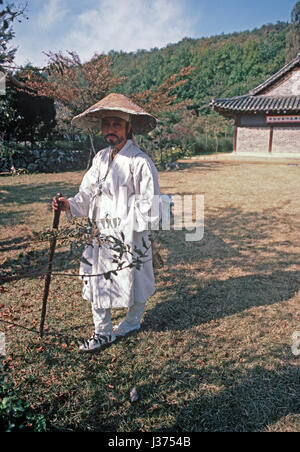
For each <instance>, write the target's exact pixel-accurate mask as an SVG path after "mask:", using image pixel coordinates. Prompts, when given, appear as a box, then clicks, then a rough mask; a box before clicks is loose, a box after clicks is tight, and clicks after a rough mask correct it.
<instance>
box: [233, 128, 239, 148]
mask: <svg viewBox="0 0 300 452" xmlns="http://www.w3.org/2000/svg"><path fill="white" fill-rule="evenodd" d="M237 131H238V128H237V126H236V125H235V126H234V135H233V152H234V153H236V146H237Z"/></svg>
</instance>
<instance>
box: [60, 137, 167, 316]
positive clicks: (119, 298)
mask: <svg viewBox="0 0 300 452" xmlns="http://www.w3.org/2000/svg"><path fill="white" fill-rule="evenodd" d="M159 195H160V189H159V184H158V174H157V170H156V168H155V166H154V164H153V162H152V160H151V159H150V158H149V157H148V156H147V155H146V154H145V153H144V152H142V151H141V150H140V149H139V148H138V147H137V146H136V145H135V144H134V143H133V141H132V140H128V141H127V142H126V144H125V146H124V147H123V148H122V149H121V151H119V153H118V154H117V155H116V156H115V158H114V159H113V160H111V156H110V148H106V149H103V150H101V151H99V152H98V153H97V155H96V156H95V157H94V160H93V164H92V167H91V168H90V169H89V171H88V172H87V173H86V174H85V176H84V178H83V180H82V183H81V186H80V189H79V192H78V193H77V195H76V196H74V197H73V198H70V199H69V200H68V201H69V203H70V209H71V210H70V213H71V215H69V216H68V217H69V218H70V216H71V217H89V218H90V219H91V220H92V219H93V220H95V221H96V223H97V226H98V228H99V230H100V232H101V233H102V234H105V235H111V236H113V237H116V238H118V239H120V240H121V239H122V234H124V236H125V243H126V244H128V245H129V246H130V249H131V251H132V252H133V251H134V249H135V247H136V248H137V249H139V250H141V251H142V252H144V251H145V248H144V244H145V243H146V244H147V246H150V242H149V231H150V229H151V228H152V229H158V223H159V217H160V214H159V209H158V207H157V204H158V203H157V200H158V198H159ZM115 254H116V252H115V251H112V250H111V248H110V247H109V246H108V245H102V246H101V247H99V246H98V245H95V246H94V247H91V246H89V247H88V248H87V249H86V251H85V253H84V256H85V257H86V258H88V260H89V261H90V263H91V264H92V266H88V265H84V264H83V265H81V273H80V274H87V272H88V273H89V274H92V275H95V274H103V273H106V272H108V271H110V270H114V269H115V268H116V266H117V264H115V263H113V255H115ZM135 255H136V254H135ZM123 260H125V261H126V263H130V262H131V260H132V256H130V255H129V254H128V253H126V254H125V255H124V256H123ZM142 260H143V261H144V263H143V264H142V266H141V268H140V270H138V269H137V268H126V269H122V270H120V271H118V274H117V275H116V276H115V275H112V276H111V280H109V279H106V278H105V277H103V276H100V277H95V276H94V277H87V278H84V284H83V297H84V298H85V299H87V300H89V301H91V302H92V303H93V304H94V305H95V307H97V308H102V309H108V308H119V307H129V306H132V305H133V303H134V302H140V303H145V302H146V300H147V298H148V297H149V296H151V295H153V293H154V292H155V281H154V274H153V267H152V250H151V247H150V249H149V250H148V252H147V258H143V259H142ZM126 265H127V264H126ZM124 266H125V265H124Z"/></svg>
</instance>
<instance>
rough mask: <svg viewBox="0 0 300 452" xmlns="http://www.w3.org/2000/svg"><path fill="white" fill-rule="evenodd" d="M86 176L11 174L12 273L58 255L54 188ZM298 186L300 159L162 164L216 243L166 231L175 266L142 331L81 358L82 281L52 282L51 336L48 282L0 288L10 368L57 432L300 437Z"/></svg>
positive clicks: (4, 212) (86, 323) (1, 195)
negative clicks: (42, 324)
mask: <svg viewBox="0 0 300 452" xmlns="http://www.w3.org/2000/svg"><path fill="white" fill-rule="evenodd" d="M82 175H83V173H82V172H72V173H61V174H40V175H22V176H16V177H1V178H0V199H1V205H0V209H1V216H0V248H1V255H0V266H1V268H2V271H3V272H4V271H5V272H6V271H10V270H11V269H18V268H21V264H23V265H25V264H27V265H29V266H30V267H31V268H33V267H34V266H35V265H36V264H37V263H38V262H41V261H43V260H45V259H47V253H48V244H47V243H43V242H42V243H36V242H34V241H33V236H32V231H39V230H42V229H43V228H44V227H46V226H50V225H51V223H52V213H51V210H50V200H51V198H52V196H53V195H54V194H55V193H56V192H57V191H61V192H62V193H64V195H65V196H71V195H72V194H75V193H76V191H77V188H78V186H79V183H80V181H81V178H82ZM299 180H300V164H299V165H291V164H288V163H287V162H281V163H280V162H274V161H270V162H268V163H266V162H260V163H254V162H247V161H244V162H241V161H240V162H239V161H237V160H230V159H228V160H224V161H218V160H215V161H214V160H196V159H195V160H189V161H187V160H185V161H183V162H182V163H181V169H180V170H179V171H174V172H171V171H170V172H167V171H166V172H161V173H160V184H161V191H162V192H163V193H169V194H173V195H175V194H204V196H205V233H204V237H203V239H202V240H201V241H199V242H186V241H185V231H170V232H168V231H163V232H161V233H160V234H159V246H160V248H161V253H162V255H163V257H164V260H165V266H164V268H163V269H160V270H156V279H157V291H156V294H155V295H154V296H153V297H151V299H149V300H148V302H147V306H146V312H145V316H144V320H143V324H142V329H141V330H140V332H138V333H134V334H133V335H131V336H129V337H126V338H123V339H121V340H118V341H117V342H116V343H114V344H112V345H111V346H110V347H109V348H107V349H106V350H104V351H102V352H100V353H95V354H92V355H85V354H84V355H82V354H79V353H78V352H77V341H80V340H81V339H82V338H87V337H88V336H89V335H90V333H91V332H92V329H93V326H92V318H91V314H90V306H89V305H88V303H87V302H85V301H83V300H82V298H81V282H80V281H79V280H78V279H77V278H63V277H54V278H53V280H52V283H51V287H50V294H49V299H48V311H47V319H46V334H45V336H44V338H43V339H40V338H39V335H38V329H39V321H40V311H41V303H42V296H43V287H44V280H43V278H42V277H38V278H24V279H21V280H19V281H14V282H9V283H5V284H4V285H3V286H2V287H0V309H1V311H0V319H1V322H0V331H2V332H5V335H6V342H7V347H6V348H7V355H6V363H7V365H8V366H9V368H10V373H11V376H12V377H13V380H14V382H15V386H16V388H17V389H18V390H19V391H20V392H21V394H22V398H23V400H25V401H28V402H29V403H30V405H31V406H32V407H33V408H34V409H35V410H36V411H37V412H38V413H42V414H44V415H45V416H46V417H47V425H48V430H49V431H57V430H58V431H99V432H101V431H104V432H137V431H141V432H143V431H145V432H146V431H150V432H194V431H195V432H200V431H210V432H216V431H243V432H244V431H267V432H289V431H300V391H299V389H300V384H299V383H300V379H299V377H300V367H299V364H300V361H299V357H297V356H295V355H294V354H293V353H292V351H291V346H292V344H293V340H292V334H293V333H294V332H295V331H300V309H299V308H300V238H299V227H300V195H299ZM64 223H65V219H64V218H62V224H64ZM64 252H65V251H64V249H63V248H60V247H58V250H57V253H58V254H57V255H58V256H59V257H60V258H61V261H63V257H64ZM67 270H68V268H67ZM124 315H125V310H121V309H119V310H116V311H113V320H114V322H119V321H120V320H121V319H122V318H123V317H124ZM65 335H69V336H70V340H69V341H67V340H66V339H65ZM134 386H135V387H136V388H137V392H138V395H139V399H138V401H137V402H135V403H131V402H130V396H129V393H130V390H131V389H132V388H133V387H134Z"/></svg>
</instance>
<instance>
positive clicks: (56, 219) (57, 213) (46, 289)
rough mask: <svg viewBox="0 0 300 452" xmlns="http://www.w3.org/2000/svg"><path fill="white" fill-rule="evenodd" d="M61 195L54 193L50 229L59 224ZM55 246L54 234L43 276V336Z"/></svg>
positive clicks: (41, 326) (41, 333) (41, 332)
mask: <svg viewBox="0 0 300 452" xmlns="http://www.w3.org/2000/svg"><path fill="white" fill-rule="evenodd" d="M60 197H62V194H61V193H58V194H57V195H56V201H57V204H58V209H57V210H55V211H54V218H53V225H52V229H58V225H59V217H60V211H61V203H60V202H59V200H58V199H59V198H60ZM55 246H56V236H55V235H54V236H53V237H52V238H51V240H50V249H49V257H48V270H47V273H46V278H45V287H44V295H43V304H42V313H41V323H40V337H43V334H44V324H45V317H46V309H47V300H48V294H49V287H50V282H51V273H52V261H53V257H54V251H55Z"/></svg>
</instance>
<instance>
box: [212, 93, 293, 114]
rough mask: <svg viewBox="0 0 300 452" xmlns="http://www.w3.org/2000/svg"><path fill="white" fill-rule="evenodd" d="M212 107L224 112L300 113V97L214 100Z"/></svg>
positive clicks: (240, 97)
mask: <svg viewBox="0 0 300 452" xmlns="http://www.w3.org/2000/svg"><path fill="white" fill-rule="evenodd" d="M210 106H211V107H212V108H213V109H215V110H217V111H218V110H220V111H223V112H260V111H261V112H267V111H268V112H273V113H279V112H280V113H283V112H284V113H287V112H293V113H296V112H297V113H299V112H300V96H289V97H267V96H251V95H245V96H238V97H232V98H229V99H213V100H212V102H211V103H210Z"/></svg>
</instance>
